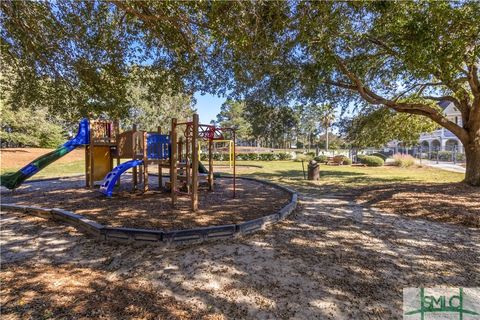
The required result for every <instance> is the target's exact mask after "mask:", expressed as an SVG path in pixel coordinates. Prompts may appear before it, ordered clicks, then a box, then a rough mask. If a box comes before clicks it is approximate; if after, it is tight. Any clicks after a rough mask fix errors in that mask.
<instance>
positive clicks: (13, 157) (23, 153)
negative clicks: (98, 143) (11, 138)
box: [0, 148, 85, 169]
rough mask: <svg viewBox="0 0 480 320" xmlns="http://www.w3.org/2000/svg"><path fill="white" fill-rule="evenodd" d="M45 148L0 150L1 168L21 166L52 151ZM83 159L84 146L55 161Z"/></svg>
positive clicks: (63, 161) (66, 161) (64, 161)
mask: <svg viewBox="0 0 480 320" xmlns="http://www.w3.org/2000/svg"><path fill="white" fill-rule="evenodd" d="M53 150H54V149H46V148H8V149H1V150H0V162H1V167H2V168H9V169H10V168H11V169H14V168H21V167H23V166H25V165H26V164H28V163H30V162H32V161H33V160H35V159H36V158H38V157H40V156H42V155H44V154H46V153H49V152H50V151H53ZM84 159H85V150H84V148H77V149H75V150H73V151H72V152H70V153H69V154H67V155H66V156H64V157H62V158H61V159H59V160H57V161H56V163H70V162H73V161H79V160H84Z"/></svg>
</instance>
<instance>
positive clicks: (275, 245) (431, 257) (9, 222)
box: [0, 162, 480, 319]
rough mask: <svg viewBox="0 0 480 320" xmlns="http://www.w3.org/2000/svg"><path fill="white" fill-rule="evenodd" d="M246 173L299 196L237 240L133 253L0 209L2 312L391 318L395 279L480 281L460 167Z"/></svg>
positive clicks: (398, 289)
mask: <svg viewBox="0 0 480 320" xmlns="http://www.w3.org/2000/svg"><path fill="white" fill-rule="evenodd" d="M252 170H255V171H254V172H253V171H252V172H251V174H252V175H255V176H257V177H261V178H265V179H271V180H274V181H276V182H280V183H283V184H286V185H288V186H290V187H293V188H296V189H297V190H298V191H300V192H301V194H300V204H301V207H300V208H299V209H298V210H297V211H296V212H295V213H294V214H293V215H291V216H289V217H288V219H287V220H285V221H282V222H280V223H278V224H275V225H274V226H271V227H270V228H268V229H267V230H265V231H262V232H259V233H255V234H253V235H251V236H249V237H247V238H239V239H231V240H222V241H218V242H213V243H205V244H201V245H194V246H190V247H188V246H183V247H170V248H163V247H143V248H137V247H131V246H122V245H112V244H106V243H101V242H94V241H92V240H91V239H89V238H88V237H85V236H83V235H81V234H79V233H77V232H76V231H75V230H74V229H72V228H71V227H68V226H64V225H61V224H57V223H55V222H50V221H45V220H41V219H38V218H33V217H28V216H23V215H20V214H15V213H9V212H7V213H3V215H2V229H1V230H2V234H1V243H0V244H1V250H2V252H1V258H2V272H1V273H0V278H1V280H2V286H1V290H2V292H1V299H2V316H3V318H5V319H24V318H29V316H30V315H32V317H33V318H65V319H82V318H99V319H102V318H107V319H109V318H112V319H122V318H134V319H192V318H193V319H400V318H402V289H403V288H405V287H419V286H424V287H429V286H455V287H458V286H462V287H479V286H480V232H479V228H474V227H471V226H469V224H468V225H465V223H463V222H462V221H457V220H455V217H457V216H458V215H456V214H455V211H454V210H453V208H456V209H457V213H458V212H464V211H467V212H471V213H473V214H475V213H476V210H478V206H477V205H478V192H477V190H478V189H473V188H472V189H469V187H465V186H463V185H461V184H458V181H460V180H461V179H462V176H461V175H459V174H456V173H451V172H446V171H441V170H435V169H428V168H414V169H403V168H395V167H385V168H383V167H382V168H354V167H326V166H322V167H321V170H322V173H321V180H320V181H318V182H308V181H304V180H303V178H302V176H303V175H302V169H301V163H293V162H275V163H270V164H268V163H265V167H264V168H261V169H252ZM447 182H448V183H447ZM449 186H450V187H449ZM462 188H466V189H462ZM444 193H445V194H447V195H448V196H445V194H444ZM245 203H247V201H242V205H244V204H245ZM380 208H381V209H380ZM442 208H450V209H452V210H446V212H447V213H448V215H447V218H445V217H442V215H441V214H439V213H440V212H441V211H440V210H441V209H442ZM405 210H407V211H405ZM417 212H420V214H417ZM473 217H474V216H473ZM457 218H458V217H457ZM451 219H453V220H451Z"/></svg>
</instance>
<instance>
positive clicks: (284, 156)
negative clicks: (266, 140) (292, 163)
mask: <svg viewBox="0 0 480 320" xmlns="http://www.w3.org/2000/svg"><path fill="white" fill-rule="evenodd" d="M277 158H278V160H291V159H292V155H291V154H290V153H288V152H280V153H277Z"/></svg>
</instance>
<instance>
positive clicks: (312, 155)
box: [305, 152, 315, 158]
mask: <svg viewBox="0 0 480 320" xmlns="http://www.w3.org/2000/svg"><path fill="white" fill-rule="evenodd" d="M305 155H306V156H308V157H311V158H313V157H315V152H306V153H305Z"/></svg>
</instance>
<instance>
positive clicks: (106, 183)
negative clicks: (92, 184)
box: [99, 160, 208, 197]
mask: <svg viewBox="0 0 480 320" xmlns="http://www.w3.org/2000/svg"><path fill="white" fill-rule="evenodd" d="M142 164H143V160H130V161H127V162H124V163H122V164H120V165H118V166H116V167H115V168H114V169H113V170H112V171H110V172H109V173H108V174H107V175H106V176H105V178H104V179H103V182H102V184H101V186H100V190H99V191H100V192H101V193H103V194H104V195H106V196H107V197H111V196H112V194H113V189H114V188H115V185H116V183H117V181H118V178H120V176H121V175H122V174H123V173H124V172H125V171H127V170H128V169H130V168H133V167H136V166H141V165H142ZM198 171H199V173H207V174H208V170H207V168H205V166H204V165H203V164H202V163H201V162H199V163H198Z"/></svg>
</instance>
